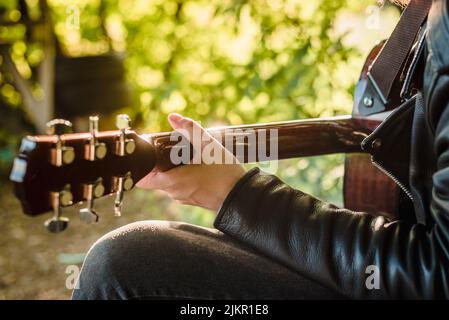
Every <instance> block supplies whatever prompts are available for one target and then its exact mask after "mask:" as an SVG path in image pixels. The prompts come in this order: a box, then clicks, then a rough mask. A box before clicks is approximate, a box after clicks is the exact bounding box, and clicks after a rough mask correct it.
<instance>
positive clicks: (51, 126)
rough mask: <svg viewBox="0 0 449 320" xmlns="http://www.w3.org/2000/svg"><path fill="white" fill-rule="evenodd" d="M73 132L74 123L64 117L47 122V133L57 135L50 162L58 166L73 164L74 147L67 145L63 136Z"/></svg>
mask: <svg viewBox="0 0 449 320" xmlns="http://www.w3.org/2000/svg"><path fill="white" fill-rule="evenodd" d="M70 132H72V123H71V122H70V121H67V120H63V119H54V120H51V121H49V122H47V133H48V134H51V135H56V139H57V140H56V143H55V146H54V147H53V148H52V149H51V154H50V159H51V160H50V162H51V163H52V164H53V165H54V166H57V167H60V166H62V165H67V164H71V163H72V162H73V161H74V160H75V150H74V149H73V147H70V146H65V145H64V141H63V140H62V139H61V136H62V135H63V134H66V133H70Z"/></svg>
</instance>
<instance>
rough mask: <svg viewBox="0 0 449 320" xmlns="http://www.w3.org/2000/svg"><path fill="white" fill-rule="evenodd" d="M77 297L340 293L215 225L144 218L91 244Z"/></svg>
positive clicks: (273, 296)
mask: <svg viewBox="0 0 449 320" xmlns="http://www.w3.org/2000/svg"><path fill="white" fill-rule="evenodd" d="M72 298H73V299H333V298H337V299H338V298H342V297H341V296H339V295H338V294H336V293H334V292H332V291H331V290H328V289H327V288H324V287H323V286H321V285H319V284H317V283H316V282H314V281H311V280H309V279H307V278H305V277H302V276H301V275H299V274H298V273H296V272H294V271H292V270H290V269H288V268H286V267H284V266H282V265H280V264H278V263H277V262H275V261H272V260H270V259H268V258H266V257H264V256H262V255H260V254H259V253H257V252H255V251H254V250H252V249H251V248H248V247H246V246H245V245H244V244H242V243H239V242H237V241H236V240H234V239H232V238H230V237H229V236H226V235H225V234H223V233H221V232H220V231H217V230H214V229H207V228H202V227H198V226H194V225H190V224H185V223H179V222H167V221H141V222H136V223H132V224H129V225H127V226H124V227H121V228H119V229H117V230H114V231H112V232H110V233H108V234H106V235H105V236H103V237H102V238H101V239H99V240H98V241H97V242H96V243H95V244H94V245H93V246H92V248H91V249H90V250H89V252H88V254H87V256H86V260H85V261H84V265H83V267H82V271H81V274H80V278H79V286H78V289H75V290H74V291H73V297H72Z"/></svg>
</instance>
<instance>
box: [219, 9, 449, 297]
mask: <svg viewBox="0 0 449 320" xmlns="http://www.w3.org/2000/svg"><path fill="white" fill-rule="evenodd" d="M425 40H426V50H425V51H424V52H423V55H424V56H423V58H424V59H425V70H424V72H423V74H422V76H421V77H422V80H423V86H422V90H421V91H420V92H419V93H418V94H417V95H416V96H415V97H414V98H413V99H410V100H409V101H408V102H406V103H405V104H404V105H402V106H401V107H400V108H398V109H397V110H396V111H395V112H394V113H393V114H392V115H391V116H390V117H389V118H388V119H387V120H385V121H384V122H383V123H382V125H381V126H380V127H379V128H378V129H376V131H375V132H373V134H371V135H370V136H369V137H368V138H367V139H365V141H364V142H363V144H362V147H363V148H365V150H366V151H368V152H370V153H371V154H372V156H373V159H374V160H375V161H376V162H378V163H380V164H381V165H382V166H383V167H385V168H387V169H388V170H389V171H390V172H392V173H393V174H394V175H395V176H396V177H397V178H398V180H399V181H401V182H402V185H403V186H404V188H405V189H406V192H407V193H408V194H409V195H410V196H411V198H412V199H413V206H411V207H410V209H409V210H408V211H407V210H406V211H403V212H401V213H400V218H399V219H398V220H396V221H387V220H385V219H384V218H382V217H375V216H372V215H369V214H366V213H358V212H357V213H356V212H352V211H350V210H347V209H341V208H338V207H336V206H334V205H332V204H329V203H325V202H323V201H320V200H318V199H316V198H314V197H312V196H310V195H307V194H305V193H303V192H301V191H299V190H295V189H293V188H291V187H289V186H288V185H286V184H285V183H283V182H282V181H281V180H279V179H278V178H277V177H275V176H272V175H267V174H263V173H262V172H260V171H259V170H258V169H253V170H251V171H250V172H248V173H247V174H246V175H245V176H244V177H243V178H242V179H241V180H240V181H239V182H238V183H237V184H236V186H235V187H234V188H233V190H232V191H231V193H230V194H229V195H228V197H227V198H226V200H225V202H224V203H223V206H222V207H221V209H220V211H219V213H218V216H217V219H216V221H215V227H216V228H217V229H219V230H221V231H222V232H224V233H226V234H229V235H230V236H232V237H234V238H237V239H239V240H241V241H242V242H243V243H246V244H248V245H250V246H252V247H254V248H256V249H257V250H259V251H261V252H262V253H263V254H265V255H267V256H269V257H271V258H273V259H275V260H276V261H278V262H280V263H282V264H284V265H286V266H288V267H290V268H292V269H294V270H296V271H297V272H299V273H301V274H302V275H304V276H306V277H309V278H311V279H314V280H316V281H317V282H319V283H321V284H323V285H325V286H327V287H329V288H332V289H334V290H336V291H337V292H340V293H341V294H342V295H344V296H346V297H348V298H360V299H379V298H425V299H431V298H446V299H447V298H449V0H434V2H433V5H432V8H431V11H430V14H429V17H428V20H427V35H426V39H425ZM374 139H381V141H382V143H381V144H379V143H375V144H372V143H371V142H372V141H373V140H374ZM373 146H377V148H373ZM413 207H414V209H413ZM370 265H374V266H376V267H377V268H378V270H379V275H380V283H379V288H378V289H375V288H374V289H371V290H370V289H368V288H367V286H366V281H367V277H368V275H369V273H368V274H367V267H368V266H370ZM368 270H369V269H368Z"/></svg>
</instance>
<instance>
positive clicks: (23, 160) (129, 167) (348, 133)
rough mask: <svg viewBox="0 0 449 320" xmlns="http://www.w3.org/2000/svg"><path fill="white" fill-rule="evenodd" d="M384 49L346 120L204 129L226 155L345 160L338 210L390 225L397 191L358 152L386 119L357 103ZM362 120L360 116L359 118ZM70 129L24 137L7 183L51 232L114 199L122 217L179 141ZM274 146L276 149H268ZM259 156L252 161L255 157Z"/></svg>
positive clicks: (57, 126) (124, 123)
mask: <svg viewBox="0 0 449 320" xmlns="http://www.w3.org/2000/svg"><path fill="white" fill-rule="evenodd" d="M383 44H384V43H380V44H378V45H377V46H376V47H375V48H374V49H373V50H372V51H371V53H370V54H369V56H368V58H367V60H366V62H365V64H364V67H363V70H362V73H361V76H360V79H359V81H358V83H357V86H356V93H355V97H354V108H353V113H352V115H348V116H337V117H331V118H317V119H304V120H295V121H288V122H277V123H266V124H252V125H243V126H232V127H222V128H210V129H207V130H208V131H209V132H211V133H213V135H214V136H216V137H221V138H222V141H232V143H231V147H230V148H229V145H226V147H227V148H228V149H230V151H231V152H233V153H234V152H235V150H237V149H238V148H240V150H242V148H243V150H244V151H247V150H250V149H253V150H254V149H257V148H265V149H266V150H265V151H266V153H270V146H272V145H276V146H277V149H278V150H277V155H276V159H273V158H270V159H268V160H280V159H288V158H297V157H307V156H316V155H324V154H333V153H345V154H347V155H346V161H345V176H344V205H345V207H347V208H349V209H353V210H359V211H362V210H363V211H369V212H373V213H378V214H383V215H386V216H389V217H392V218H393V217H395V214H396V210H397V208H398V196H399V193H400V190H399V189H398V187H397V185H396V184H395V182H394V181H393V179H391V177H390V176H389V174H388V172H383V171H382V170H379V169H378V168H376V167H374V166H373V165H372V164H371V161H370V157H369V155H367V154H363V150H362V149H361V147H360V145H361V142H362V140H363V139H365V138H366V137H367V136H368V135H369V134H370V133H371V132H372V131H373V130H374V129H375V128H376V127H377V126H378V125H379V124H380V123H381V122H382V121H383V120H384V119H385V117H386V116H387V115H388V114H389V113H390V112H391V109H392V108H390V110H387V111H385V112H381V113H373V114H370V115H362V113H361V112H360V106H363V107H364V108H368V109H369V108H370V107H372V105H373V98H372V97H370V96H366V95H364V93H365V89H364V88H365V87H366V85H367V81H369V80H368V77H367V73H368V71H369V68H370V66H371V64H372V63H373V61H374V59H375V58H376V56H377V55H378V54H379V52H380V50H381V48H382V46H383ZM364 114H366V112H364ZM70 127H71V124H70V122H68V121H65V120H60V119H56V120H53V121H51V122H49V123H48V128H49V134H48V135H41V136H28V137H25V138H24V139H23V141H22V145H21V147H20V152H19V154H18V156H17V157H16V159H15V162H14V166H13V169H12V172H11V175H10V179H11V180H12V181H14V184H15V194H16V196H17V197H18V199H19V200H20V202H21V205H22V208H23V211H24V213H25V214H28V215H31V216H36V215H40V214H44V213H47V212H50V211H52V212H53V216H52V217H51V218H50V219H49V220H47V222H46V223H45V225H46V227H47V228H48V230H49V231H51V232H59V231H62V230H64V229H66V228H67V225H68V221H69V220H68V218H67V217H63V215H62V211H63V208H64V207H67V206H71V205H74V204H77V203H80V202H86V203H87V206H86V207H85V208H84V209H81V210H80V216H81V218H82V219H83V220H85V221H86V222H88V223H94V222H96V221H98V218H99V217H98V214H97V213H96V212H95V209H94V207H93V204H94V200H95V199H97V198H100V197H105V196H108V195H115V202H114V212H115V214H116V215H117V216H119V215H120V213H121V207H122V202H123V195H124V193H125V192H126V191H128V190H130V189H131V188H132V187H133V186H134V184H135V183H136V182H137V181H139V180H140V179H141V178H143V177H144V176H146V175H147V174H148V173H149V172H151V171H152V170H161V171H165V170H169V169H170V168H173V167H174V166H176V165H179V164H175V163H173V161H172V159H171V157H170V155H171V153H172V151H173V148H175V147H176V146H177V143H178V141H175V140H174V139H173V133H170V132H166V133H149V134H138V133H136V132H135V131H133V130H131V128H130V121H129V118H128V117H127V116H126V115H119V116H118V118H117V127H118V130H114V131H106V132H99V131H98V117H90V130H89V132H85V133H68V130H69V129H70ZM267 130H276V132H277V135H276V136H275V137H271V136H269V137H267V139H266V141H265V142H264V144H263V145H262V146H261V145H260V143H258V141H257V139H250V138H249V134H247V133H248V132H250V133H251V134H254V133H255V134H256V136H257V135H258V133H260V132H262V131H267ZM272 139H275V141H272ZM258 154H259V153H258ZM240 160H241V161H242V162H257V161H261V160H267V159H261V158H260V157H259V156H257V157H256V158H254V157H243V158H242V159H240Z"/></svg>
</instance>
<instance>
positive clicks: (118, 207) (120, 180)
mask: <svg viewBox="0 0 449 320" xmlns="http://www.w3.org/2000/svg"><path fill="white" fill-rule="evenodd" d="M112 183H113V188H114V191H115V192H116V196H115V202H114V215H115V216H116V217H120V216H121V215H122V205H123V195H124V193H125V191H128V190H131V189H132V187H133V186H134V181H133V179H132V177H131V173H130V172H128V173H127V174H126V175H124V176H119V177H113V180H112Z"/></svg>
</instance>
